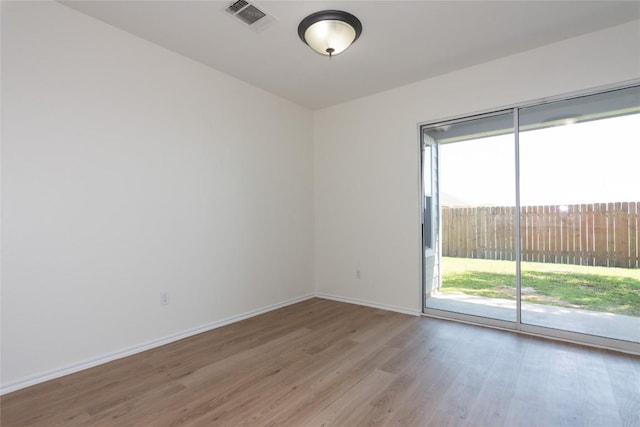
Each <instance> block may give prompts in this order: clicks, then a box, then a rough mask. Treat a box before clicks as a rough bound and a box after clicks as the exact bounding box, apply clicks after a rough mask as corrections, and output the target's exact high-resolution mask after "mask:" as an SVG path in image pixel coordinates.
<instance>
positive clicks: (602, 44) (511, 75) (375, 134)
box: [314, 21, 640, 311]
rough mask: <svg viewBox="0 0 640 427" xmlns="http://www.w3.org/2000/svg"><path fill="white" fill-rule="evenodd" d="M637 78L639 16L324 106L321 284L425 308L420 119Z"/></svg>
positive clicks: (318, 185) (319, 147)
mask: <svg viewBox="0 0 640 427" xmlns="http://www.w3.org/2000/svg"><path fill="white" fill-rule="evenodd" d="M399 66H401V65H399ZM639 78H640V21H635V22H632V23H629V24H625V25H621V26H618V27H613V28H610V29H607V30H604V31H600V32H596V33H591V34H588V35H585V36H581V37H577V38H574V39H569V40H566V41H564V42H561V43H556V44H553V45H549V46H546V47H543V48H539V49H536V50H532V51H528V52H524V53H521V54H518V55H514V56H510V57H506V58H502V59H500V60H496V61H493V62H490V63H486V64H482V65H479V66H475V67H471V68H467V69H464V70H462V71H459V72H454V73H451V74H447V75H443V76H440V77H437V78H433V79H429V80H425V81H421V82H419V83H415V84H412V85H409V86H405V87H402V88H399V89H395V90H391V91H388V92H384V93H380V94H377V95H373V96H370V97H367V98H363V99H359V100H356V101H353V102H349V103H345V104H341V105H338V106H335V107H331V108H327V109H324V110H321V111H317V112H316V113H315V114H314V127H315V131H314V135H315V141H314V191H315V203H316V206H315V212H316V215H315V227H316V252H315V256H316V270H315V272H316V273H315V275H316V291H317V292H318V294H320V295H331V296H333V297H337V298H338V299H344V300H354V301H360V302H365V303H369V304H373V305H379V306H387V307H391V308H395V309H400V310H406V311H419V310H420V280H421V279H420V274H421V272H420V268H421V267H420V196H419V152H418V124H419V123H421V122H422V123H423V122H428V121H435V120H438V119H442V118H451V117H455V116H463V115H466V114H470V113H474V112H478V111H485V110H489V109H496V108H499V107H503V106H509V105H513V104H516V103H521V102H525V101H533V100H539V99H541V98H544V97H549V96H554V95H560V94H565V93H568V92H573V91H579V90H585V89H588V88H594V87H599V86H603V85H609V84H613V83H617V82H624V81H628V80H631V79H639ZM469 179H473V177H472V176H470V177H469ZM357 269H360V270H361V278H360V279H357V278H356V273H355V271H356V270H357Z"/></svg>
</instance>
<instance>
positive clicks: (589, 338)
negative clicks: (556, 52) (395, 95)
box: [418, 79, 640, 354]
mask: <svg viewBox="0 0 640 427" xmlns="http://www.w3.org/2000/svg"><path fill="white" fill-rule="evenodd" d="M639 85H640V79H638V80H633V81H629V82H625V83H622V84H613V85H607V86H601V87H598V88H593V89H589V90H584V91H578V92H572V93H568V94H564V95H560V96H556V97H549V98H544V99H539V100H536V101H531V102H523V103H519V104H514V105H511V106H508V107H503V108H496V109H493V110H490V111H485V112H477V113H473V114H467V115H465V116H457V117H453V118H448V119H441V120H437V121H429V122H424V123H419V124H418V139H419V140H418V147H419V153H420V157H419V158H420V162H419V166H420V173H419V179H420V182H419V191H420V195H419V197H420V206H421V209H420V218H421V225H422V230H424V226H425V218H424V209H422V205H423V200H424V182H423V176H424V175H423V174H424V166H425V165H424V159H423V156H422V152H423V151H422V147H423V143H424V142H423V130H424V129H425V128H429V127H437V126H444V125H452V124H455V123H460V122H463V121H468V120H473V119H479V118H485V117H491V116H493V115H497V114H503V113H505V112H512V113H513V122H514V147H515V159H514V164H515V186H516V191H515V192H516V194H515V208H516V209H515V210H516V218H515V221H514V222H515V225H514V227H515V232H514V239H515V242H514V252H515V254H514V255H515V260H516V321H515V322H511V321H505V320H500V319H493V318H488V317H480V316H474V315H470V314H464V313H457V312H451V311H445V310H438V309H434V308H427V307H426V292H425V291H426V288H425V283H426V282H425V280H426V270H425V265H424V264H425V247H424V238H422V239H421V243H420V251H421V256H420V262H421V271H422V277H421V286H420V288H421V292H420V293H421V298H420V299H421V303H422V312H423V315H424V316H427V317H435V318H441V319H448V320H455V321H459V322H464V323H471V324H476V325H482V326H488V327H493V328H497V329H504V330H509V331H515V332H518V333H523V334H528V335H535V336H540V337H545V338H551V339H556V340H561V341H566V342H572V343H578V344H583V345H585V344H586V345H590V346H593V347H599V348H606V349H610V350H616V351H622V352H626V353H632V354H640V343H635V342H631V341H624V340H618V339H614V338H607V337H602V336H597V335H589V334H584V333H579V332H572V331H568V330H562V329H554V328H550V327H544V326H536V325H530V324H525V323H522V295H521V288H522V277H521V276H522V274H521V273H522V236H521V204H520V137H519V134H520V129H519V113H520V110H521V109H524V108H527V107H532V106H539V105H543V104H549V103H553V102H558V101H567V100H571V99H574V98H579V97H586V96H591V95H597V94H601V93H605V92H611V91H616V90H622V89H627V88H631V87H634V86H639ZM436 144H438V142H437V141H436ZM437 171H438V174H439V173H440V167H439V165H438V167H437ZM437 182H438V183H439V182H440V179H439V177H438V179H437ZM438 190H439V189H438ZM439 208H440V207H439ZM438 217H441V215H438ZM438 229H439V231H438V232H441V227H438ZM433 238H434V240H436V239H437V240H441V239H440V238H439V236H433ZM437 256H438V257H441V253H440V251H438V255H437ZM639 321H640V320H639Z"/></svg>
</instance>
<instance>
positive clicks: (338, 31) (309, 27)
mask: <svg viewBox="0 0 640 427" xmlns="http://www.w3.org/2000/svg"><path fill="white" fill-rule="evenodd" d="M361 33H362V23H360V20H359V19H358V18H356V17H355V16H353V15H352V14H350V13H348V12H344V11H342V10H323V11H321V12H316V13H312V14H311V15H309V16H307V17H306V18H304V19H303V20H302V22H300V25H299V26H298V36H300V39H302V41H303V42H304V43H305V44H307V45H308V46H309V47H310V48H311V49H313V50H315V51H316V52H318V53H319V54H321V55H327V56H333V55H337V54H339V53H340V52H343V51H344V50H346V49H347V48H348V47H349V46H350V45H351V43H353V42H354V41H356V40H358V37H360V34H361Z"/></svg>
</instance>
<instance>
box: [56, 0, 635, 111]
mask: <svg viewBox="0 0 640 427" xmlns="http://www.w3.org/2000/svg"><path fill="white" fill-rule="evenodd" d="M60 2H61V3H63V4H65V5H67V6H69V7H71V8H73V9H76V10H78V11H80V12H83V13H85V14H87V15H90V16H92V17H94V18H97V19H99V20H101V21H104V22H106V23H108V24H111V25H113V26H115V27H118V28H121V29H123V30H125V31H128V32H130V33H132V34H135V35H137V36H139V37H142V38H144V39H146V40H149V41H151V42H153V43H156V44H158V45H160V46H164V47H165V48H167V49H170V50H173V51H175V52H178V53H180V54H182V55H184V56H187V57H189V58H192V59H194V60H196V61H199V62H201V63H203V64H206V65H209V66H211V67H213V68H215V69H217V70H219V71H222V72H224V73H226V74H230V75H232V76H234V77H236V78H238V79H240V80H243V81H245V82H247V83H250V84H252V85H254V86H257V87H259V88H262V89H264V90H266V91H268V92H271V93H274V94H276V95H278V96H281V97H283V98H286V99H289V100H291V101H293V102H295V103H297V104H300V105H302V106H305V107H308V108H310V109H319V108H323V107H327V106H331V105H334V104H338V103H341V102H344V101H348V100H351V99H355V98H359V97H362V96H366V95H371V94H374V93H377V92H381V91H384V90H388V89H392V88H395V87H399V86H403V85H406V84H409V83H412V82H415V81H419V80H423V79H426V78H430V77H434V76H437V75H440V74H444V73H448V72H451V71H455V70H457V69H461V68H465V67H469V66H471V65H475V64H479V63H483V62H487V61H490V60H493V59H497V58H500V57H503V56H507V55H511V54H514V53H517V52H522V51H525V50H529V49H533V48H536V47H539V46H543V45H546V44H550V43H554V42H556V41H560V40H563V39H567V38H570V37H575V36H578V35H581V34H585V33H588V32H592V31H597V30H600V29H604V28H606V27H610V26H614V25H618V24H622V23H625V22H629V21H632V20H636V19H640V1H609V0H607V1H579V0H578V1H577V0H572V1H521V0H517V1H516V0H512V1H479V0H476V1H266V0H255V1H252V3H253V4H255V5H256V6H258V7H259V8H261V9H263V10H264V11H265V12H267V13H268V14H269V15H271V16H273V17H274V18H275V21H274V22H273V23H271V25H269V26H267V27H266V28H265V29H264V30H262V31H260V32H256V31H254V30H253V29H252V28H251V27H249V26H247V25H246V24H244V23H242V22H241V21H239V20H237V19H235V18H233V17H231V16H230V15H229V14H228V13H226V12H225V11H224V9H225V8H226V7H227V6H228V5H229V4H230V3H231V1H211V0H198V1H185V0H180V1H167V0H161V1H153V0H143V1H86V0H80V1H60ZM324 9H341V10H345V11H348V12H350V13H352V14H354V15H356V16H357V17H358V18H359V19H360V20H361V21H362V25H363V32H362V35H361V37H360V39H358V40H357V41H356V43H354V44H353V45H352V46H351V47H350V48H349V49H347V51H345V52H344V53H342V54H341V55H338V56H335V57H334V58H333V59H331V60H329V58H327V57H325V56H321V55H319V54H317V53H315V52H313V51H312V50H311V49H310V48H308V47H307V46H306V45H304V44H303V43H302V42H301V41H300V39H299V38H298V34H297V27H298V24H299V22H300V21H301V20H302V19H303V18H304V17H306V16H307V15H309V14H311V13H313V12H317V11H319V10H324Z"/></svg>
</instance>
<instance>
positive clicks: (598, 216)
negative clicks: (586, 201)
mask: <svg viewBox="0 0 640 427" xmlns="http://www.w3.org/2000/svg"><path fill="white" fill-rule="evenodd" d="M606 206H607V205H605V204H604V203H596V204H594V213H595V219H594V228H595V233H594V238H595V244H594V246H595V254H596V256H595V262H594V264H595V265H599V266H604V267H606V266H607V265H608V263H607V261H608V256H607V212H606Z"/></svg>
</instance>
